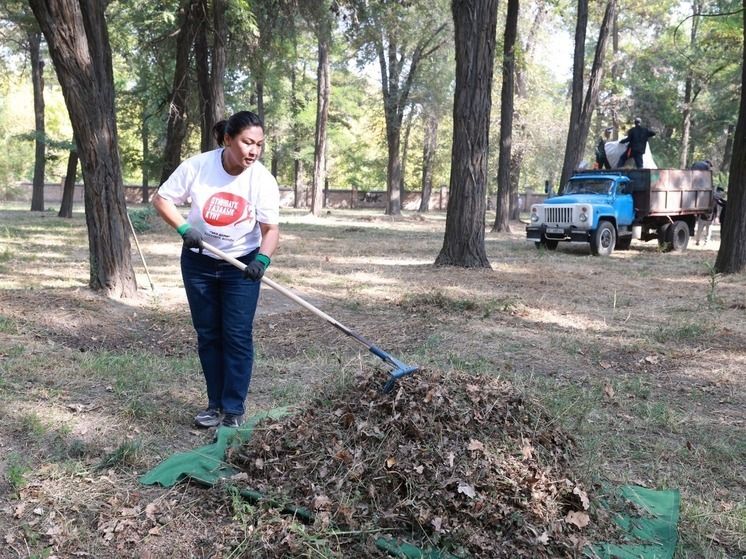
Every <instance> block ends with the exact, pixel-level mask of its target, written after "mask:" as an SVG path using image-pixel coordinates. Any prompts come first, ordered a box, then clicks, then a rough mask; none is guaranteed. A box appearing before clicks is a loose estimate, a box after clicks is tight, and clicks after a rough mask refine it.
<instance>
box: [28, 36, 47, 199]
mask: <svg viewBox="0 0 746 559" xmlns="http://www.w3.org/2000/svg"><path fill="white" fill-rule="evenodd" d="M28 45H29V53H30V55H31V81H32V83H33V86H34V128H35V132H36V134H35V140H34V143H35V144H36V152H35V156H34V186H33V188H32V190H31V211H32V212H34V211H36V212H42V211H44V175H45V171H46V167H47V165H46V163H47V153H46V151H47V150H46V146H45V143H46V126H45V119H44V60H43V59H42V57H41V31H39V28H38V27H37V26H34V28H33V29H29V31H28Z"/></svg>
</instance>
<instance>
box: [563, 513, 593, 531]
mask: <svg viewBox="0 0 746 559" xmlns="http://www.w3.org/2000/svg"><path fill="white" fill-rule="evenodd" d="M590 521H591V517H590V516H588V515H587V514H586V513H584V512H580V511H570V512H568V513H567V516H566V517H565V522H567V523H568V524H574V525H575V526H577V527H578V528H584V527H585V526H588V523H589V522H590Z"/></svg>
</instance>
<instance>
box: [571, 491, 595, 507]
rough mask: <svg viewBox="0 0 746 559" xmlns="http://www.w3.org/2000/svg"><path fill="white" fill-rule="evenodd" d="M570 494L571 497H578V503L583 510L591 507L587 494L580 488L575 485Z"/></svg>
mask: <svg viewBox="0 0 746 559" xmlns="http://www.w3.org/2000/svg"><path fill="white" fill-rule="evenodd" d="M572 492H573V495H577V496H578V497H580V502H581V504H582V505H583V510H588V509H589V508H590V507H591V502H590V500H589V499H588V494H587V493H586V492H585V491H583V490H582V489H581V488H580V487H578V486H577V485H576V486H575V488H574V489H573V490H572Z"/></svg>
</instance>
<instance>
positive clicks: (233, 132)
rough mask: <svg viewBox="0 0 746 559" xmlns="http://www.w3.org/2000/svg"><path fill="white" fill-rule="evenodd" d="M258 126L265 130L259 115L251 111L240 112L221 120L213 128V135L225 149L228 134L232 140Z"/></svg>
mask: <svg viewBox="0 0 746 559" xmlns="http://www.w3.org/2000/svg"><path fill="white" fill-rule="evenodd" d="M254 126H258V127H259V128H261V129H262V130H264V123H263V122H262V119H261V118H259V115H258V114H256V113H252V112H251V111H239V112H237V113H236V114H234V115H233V116H231V117H230V118H229V119H227V120H221V121H220V122H218V123H217V124H216V125H215V126H213V127H212V133H213V135H214V136H215V139H216V140H217V142H218V145H219V146H220V147H223V140H224V139H225V135H226V134H228V135H229V136H230V137H231V138H235V137H236V136H238V135H239V134H240V133H241V132H242V131H243V130H245V129H246V128H253V127H254Z"/></svg>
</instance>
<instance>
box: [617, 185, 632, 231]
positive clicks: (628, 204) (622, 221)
mask: <svg viewBox="0 0 746 559" xmlns="http://www.w3.org/2000/svg"><path fill="white" fill-rule="evenodd" d="M625 179H626V177H624V178H621V179H620V180H619V182H617V185H616V198H615V200H614V207H615V209H616V213H617V216H616V218H617V225H618V227H628V226H630V225H632V222H633V221H634V219H635V207H634V206H635V205H634V203H633V201H632V183H631V182H630V181H629V179H626V180H625Z"/></svg>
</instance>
